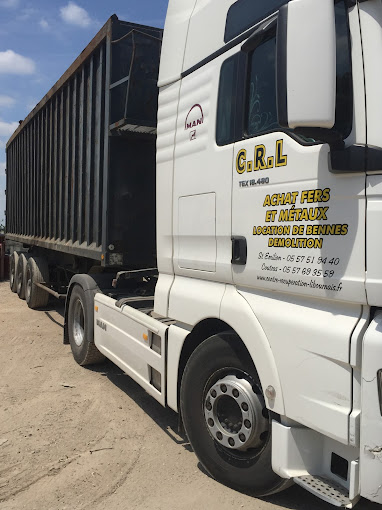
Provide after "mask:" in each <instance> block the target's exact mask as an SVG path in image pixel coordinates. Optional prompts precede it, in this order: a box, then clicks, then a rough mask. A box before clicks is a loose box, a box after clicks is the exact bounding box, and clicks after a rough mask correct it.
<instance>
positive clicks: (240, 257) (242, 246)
mask: <svg viewBox="0 0 382 510" xmlns="http://www.w3.org/2000/svg"><path fill="white" fill-rule="evenodd" d="M231 240H232V260H231V264H233V265H235V266H245V264H246V263H247V240H246V238H245V237H242V236H233V237H231Z"/></svg>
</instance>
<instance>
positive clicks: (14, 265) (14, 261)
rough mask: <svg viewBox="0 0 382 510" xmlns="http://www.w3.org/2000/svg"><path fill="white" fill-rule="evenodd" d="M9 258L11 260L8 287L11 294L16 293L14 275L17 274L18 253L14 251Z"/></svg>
mask: <svg viewBox="0 0 382 510" xmlns="http://www.w3.org/2000/svg"><path fill="white" fill-rule="evenodd" d="M10 258H11V260H10V263H9V286H10V288H11V291H12V292H17V284H16V273H17V264H18V262H19V254H18V252H17V251H14V252H13V253H12V255H11V257H10Z"/></svg>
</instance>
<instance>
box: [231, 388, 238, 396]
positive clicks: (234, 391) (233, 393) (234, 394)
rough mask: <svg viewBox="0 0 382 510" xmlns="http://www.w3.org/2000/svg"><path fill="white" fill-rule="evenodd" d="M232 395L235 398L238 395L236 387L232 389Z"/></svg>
mask: <svg viewBox="0 0 382 510" xmlns="http://www.w3.org/2000/svg"><path fill="white" fill-rule="evenodd" d="M232 395H233V396H234V397H235V398H237V397H238V396H239V392H238V391H237V389H236V388H235V389H233V390H232Z"/></svg>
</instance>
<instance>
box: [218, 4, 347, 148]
mask: <svg viewBox="0 0 382 510" xmlns="http://www.w3.org/2000/svg"><path fill="white" fill-rule="evenodd" d="M260 3H261V2H260ZM239 4H240V5H246V4H245V2H244V0H243V3H240V2H236V4H233V6H232V7H234V6H235V5H239ZM335 23H336V38H337V51H336V66H337V68H336V75H337V81H336V118H335V125H334V127H333V131H336V132H338V133H340V134H341V136H342V138H343V139H344V138H346V137H347V136H348V135H349V134H350V132H351V128H352V120H353V85H352V67H351V47H350V32H349V25H348V11H347V4H346V0H335ZM247 58H248V60H247V75H246V81H245V80H243V79H242V76H241V75H240V73H243V71H242V69H243V67H242V66H241V65H240V67H239V65H238V62H239V54H237V55H235V56H234V57H231V58H229V59H227V60H226V61H225V62H224V63H223V65H222V68H221V74H220V85H219V97H218V114H217V127H216V141H217V144H218V145H226V144H228V143H232V142H234V141H238V140H239V139H240V138H242V137H253V136H258V135H260V134H262V133H267V132H270V131H276V130H281V131H286V130H285V129H283V128H281V127H280V125H279V123H278V117H277V96H276V93H277V92H276V91H277V88H276V30H275V28H274V27H273V28H271V29H270V30H269V31H268V33H266V34H264V33H263V34H262V36H261V39H259V43H258V45H257V46H256V47H255V49H254V50H253V51H252V52H251V53H249V54H248V57H247ZM312 58H314V57H312ZM240 61H241V60H240ZM238 69H239V70H238ZM239 75H240V76H239ZM243 75H244V73H243ZM245 82H246V86H245V87H244V83H245ZM244 88H245V89H246V90H245V91H244V90H242V89H244ZM244 96H245V101H244V102H243V101H241V99H239V98H241V97H244ZM243 104H244V107H243ZM243 110H244V111H243ZM242 118H243V121H242ZM287 131H289V133H290V134H293V133H294V136H295V137H297V138H298V139H300V140H301V141H303V142H304V143H314V142H316V140H315V139H313V138H306V137H305V136H302V135H301V134H300V135H299V134H298V133H296V132H294V131H292V130H287ZM307 136H310V135H309V134H308V131H307Z"/></svg>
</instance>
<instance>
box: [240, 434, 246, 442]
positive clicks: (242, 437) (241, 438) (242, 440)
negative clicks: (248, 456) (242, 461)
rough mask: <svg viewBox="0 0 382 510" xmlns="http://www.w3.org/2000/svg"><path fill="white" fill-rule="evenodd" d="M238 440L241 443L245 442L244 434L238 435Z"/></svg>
mask: <svg viewBox="0 0 382 510" xmlns="http://www.w3.org/2000/svg"><path fill="white" fill-rule="evenodd" d="M239 439H240V441H241V442H242V443H244V442H245V435H244V434H239Z"/></svg>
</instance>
